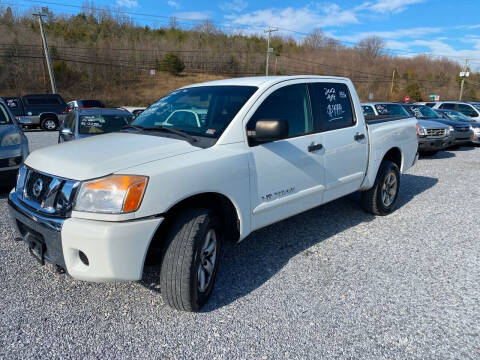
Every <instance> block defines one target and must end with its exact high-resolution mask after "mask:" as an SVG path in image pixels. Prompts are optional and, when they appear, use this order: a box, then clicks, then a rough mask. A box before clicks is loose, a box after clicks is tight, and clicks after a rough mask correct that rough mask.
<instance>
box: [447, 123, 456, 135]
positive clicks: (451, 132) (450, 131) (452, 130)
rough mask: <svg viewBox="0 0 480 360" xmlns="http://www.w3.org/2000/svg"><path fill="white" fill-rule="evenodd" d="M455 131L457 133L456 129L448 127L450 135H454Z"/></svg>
mask: <svg viewBox="0 0 480 360" xmlns="http://www.w3.org/2000/svg"><path fill="white" fill-rule="evenodd" d="M454 131H455V128H454V127H453V126H450V125H448V135H452V134H453V132H454Z"/></svg>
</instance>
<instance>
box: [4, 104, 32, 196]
mask: <svg viewBox="0 0 480 360" xmlns="http://www.w3.org/2000/svg"><path fill="white" fill-rule="evenodd" d="M28 153H29V151H28V140H27V138H26V136H25V135H24V134H23V131H22V129H21V127H20V126H19V125H18V123H17V121H16V120H15V117H14V116H13V114H12V113H11V111H10V110H9V108H8V106H7V103H6V102H5V101H4V100H3V99H0V185H1V186H2V187H3V186H5V185H6V186H12V187H13V185H14V184H15V180H16V178H17V171H18V168H19V167H20V166H21V165H22V163H23V161H24V160H25V158H26V156H27V155H28Z"/></svg>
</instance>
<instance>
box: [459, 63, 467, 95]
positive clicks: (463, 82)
mask: <svg viewBox="0 0 480 360" xmlns="http://www.w3.org/2000/svg"><path fill="white" fill-rule="evenodd" d="M469 76H470V72H469V70H468V59H465V67H464V68H463V71H462V72H461V73H460V77H461V78H462V85H461V86H460V97H459V98H458V100H459V101H462V97H463V88H464V86H465V78H467V77H469Z"/></svg>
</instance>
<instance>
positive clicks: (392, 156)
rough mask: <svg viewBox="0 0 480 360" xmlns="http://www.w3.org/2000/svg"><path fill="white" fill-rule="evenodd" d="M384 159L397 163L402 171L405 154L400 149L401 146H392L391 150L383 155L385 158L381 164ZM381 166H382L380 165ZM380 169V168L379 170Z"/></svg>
mask: <svg viewBox="0 0 480 360" xmlns="http://www.w3.org/2000/svg"><path fill="white" fill-rule="evenodd" d="M383 161H391V162H393V163H394V164H396V165H397V166H398V169H399V170H400V172H401V171H402V166H403V154H402V150H400V148H398V147H392V148H391V149H390V150H388V151H387V152H386V153H385V155H384V156H383V159H382V161H381V162H380V164H381V163H382V162H383ZM379 168H380V167H379ZM377 171H378V170H377Z"/></svg>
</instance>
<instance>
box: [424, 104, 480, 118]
mask: <svg viewBox="0 0 480 360" xmlns="http://www.w3.org/2000/svg"><path fill="white" fill-rule="evenodd" d="M432 108H433V109H443V110H455V111H458V112H460V113H462V114H464V115H466V116H468V117H471V118H472V119H473V120H475V121H480V109H479V107H478V106H475V105H474V104H470V103H467V102H462V101H437V102H435V105H434V106H433V107H432Z"/></svg>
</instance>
